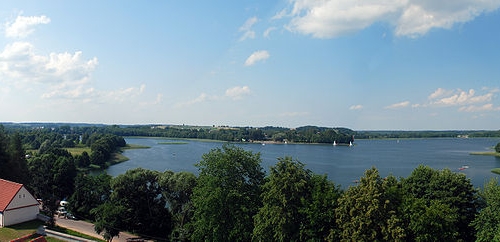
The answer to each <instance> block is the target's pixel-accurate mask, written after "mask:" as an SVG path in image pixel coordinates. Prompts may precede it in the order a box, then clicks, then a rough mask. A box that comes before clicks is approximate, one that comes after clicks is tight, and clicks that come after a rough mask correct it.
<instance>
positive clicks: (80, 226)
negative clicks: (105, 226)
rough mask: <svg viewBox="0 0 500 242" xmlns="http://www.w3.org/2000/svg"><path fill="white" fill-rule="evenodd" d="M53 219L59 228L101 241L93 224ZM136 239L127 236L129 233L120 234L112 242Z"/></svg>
mask: <svg viewBox="0 0 500 242" xmlns="http://www.w3.org/2000/svg"><path fill="white" fill-rule="evenodd" d="M54 218H55V219H56V224H57V225H58V226H60V227H63V228H67V229H71V230H74V231H76V232H79V233H82V234H86V235H90V236H93V237H95V238H101V239H102V236H101V235H99V234H97V233H96V232H95V231H94V224H92V223H89V222H86V221H83V220H72V219H65V218H57V216H56V217H54ZM136 237H137V236H134V235H132V234H129V233H125V232H120V235H119V237H114V238H113V242H126V241H127V239H128V238H136Z"/></svg>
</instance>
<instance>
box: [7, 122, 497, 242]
mask: <svg viewBox="0 0 500 242" xmlns="http://www.w3.org/2000/svg"><path fill="white" fill-rule="evenodd" d="M122 129H124V130H127V131H129V130H128V129H127V128H121V127H118V126H102V127H97V126H78V127H77V126H75V127H73V126H68V125H61V126H53V127H50V126H44V127H43V128H42V127H37V128H35V127H32V126H24V127H13V126H5V127H4V126H2V125H0V178H3V179H8V180H12V181H15V182H19V183H23V184H25V185H26V187H27V188H28V189H29V190H30V191H31V192H32V193H33V194H34V195H35V196H36V197H37V198H40V199H42V201H43V204H44V207H45V211H44V212H45V213H47V214H49V215H50V214H54V212H55V210H56V209H57V206H58V202H59V201H60V200H63V199H65V200H67V201H69V210H70V211H71V212H72V213H73V214H74V215H76V216H77V217H78V218H80V219H85V220H89V221H93V222H94V224H95V229H96V231H99V232H102V233H103V234H104V237H105V238H106V239H108V240H110V239H112V238H113V237H115V236H117V234H118V232H119V231H129V232H132V233H135V234H137V235H138V236H141V237H144V238H149V239H153V240H157V241H499V240H500V184H499V183H498V180H497V179H493V180H491V181H490V182H489V183H487V184H485V186H484V187H483V188H481V189H477V188H474V187H473V185H472V184H471V182H470V180H469V179H468V178H467V177H466V176H465V175H464V174H462V173H456V172H452V171H450V170H448V169H444V170H435V169H432V168H430V167H427V166H418V167H416V168H415V169H414V171H413V172H412V173H411V174H410V175H409V176H408V177H404V178H396V177H393V176H388V177H381V176H380V174H379V172H378V170H377V168H376V167H372V168H371V169H368V170H366V171H365V173H364V175H363V176H362V177H361V179H360V180H359V182H358V183H357V184H356V185H353V186H350V187H349V188H347V189H344V190H343V189H340V187H339V186H338V185H336V184H335V182H334V180H335V178H334V177H326V176H325V175H318V174H315V173H313V172H312V171H310V170H308V169H306V168H305V165H304V163H302V162H301V161H298V160H296V159H293V157H280V158H278V160H277V162H276V164H275V165H274V166H273V167H271V168H270V170H269V172H268V173H267V174H266V173H265V172H264V170H263V168H262V166H261V162H262V160H261V157H260V154H259V153H252V152H250V151H246V150H244V149H242V148H239V147H236V146H234V145H231V144H230V143H226V144H224V145H222V147H220V148H216V149H213V150H211V151H209V152H208V153H206V154H204V155H203V156H202V157H201V160H200V161H199V162H198V163H197V164H196V167H197V168H198V170H199V173H198V175H195V174H193V173H189V172H172V171H164V172H159V171H152V170H146V169H142V168H137V169H133V170H129V171H127V172H126V173H125V174H122V175H119V176H116V177H111V176H109V175H107V174H105V173H101V174H99V175H90V174H89V173H88V172H89V168H101V169H102V168H105V167H106V164H107V162H108V160H109V159H110V157H111V154H113V153H114V152H118V151H119V150H120V149H121V148H123V147H125V146H126V143H125V140H124V138H123V136H121V135H120V134H119V132H118V131H120V132H121V131H124V130H122ZM137 129H142V128H137ZM156 129H162V128H156V127H155V128H151V127H149V130H154V131H155V132H156V131H157V130H156ZM176 129H180V128H178V127H176ZM180 130H182V129H180ZM252 130H253V129H252ZM322 131H323V130H320V131H318V132H322ZM263 132H264V131H263ZM283 132H285V133H286V130H283ZM296 132H301V130H300V129H297V130H296ZM318 132H316V134H317V133H318ZM264 133H266V134H267V131H265V132H264ZM351 137H352V136H351ZM70 147H87V148H90V153H87V152H84V153H82V154H78V155H73V154H71V153H70V152H69V151H68V148H70ZM497 147H500V145H497ZM498 151H499V149H497V152H498ZM304 162H307V161H304Z"/></svg>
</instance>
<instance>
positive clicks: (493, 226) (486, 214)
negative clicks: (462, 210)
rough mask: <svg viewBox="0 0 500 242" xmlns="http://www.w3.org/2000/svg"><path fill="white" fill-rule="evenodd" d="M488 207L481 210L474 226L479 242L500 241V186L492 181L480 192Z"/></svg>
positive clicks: (496, 181)
mask: <svg viewBox="0 0 500 242" xmlns="http://www.w3.org/2000/svg"><path fill="white" fill-rule="evenodd" d="M480 196H481V197H482V199H483V200H484V201H485V202H486V207H484V208H483V209H481V210H480V212H479V214H478V215H477V216H476V218H475V219H474V221H473V223H472V225H473V226H474V228H475V229H476V236H477V241H479V242H488V241H500V185H499V184H498V179H491V180H490V181H489V182H488V183H487V184H485V186H484V190H483V191H481V192H480Z"/></svg>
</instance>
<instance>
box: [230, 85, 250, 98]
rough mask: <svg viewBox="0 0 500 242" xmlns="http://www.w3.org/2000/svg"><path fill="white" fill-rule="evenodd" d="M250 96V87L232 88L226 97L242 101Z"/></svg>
mask: <svg viewBox="0 0 500 242" xmlns="http://www.w3.org/2000/svg"><path fill="white" fill-rule="evenodd" d="M248 94H250V88H249V87H248V86H242V87H232V88H229V89H227V90H226V97H229V98H231V99H233V100H239V99H242V98H243V97H244V96H246V95H248Z"/></svg>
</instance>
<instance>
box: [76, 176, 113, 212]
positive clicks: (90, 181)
mask: <svg viewBox="0 0 500 242" xmlns="http://www.w3.org/2000/svg"><path fill="white" fill-rule="evenodd" d="M110 183H111V176H110V175H108V174H105V173H102V174H99V175H97V176H92V175H86V174H83V173H80V174H78V175H77V177H76V179H75V192H74V193H73V195H71V197H70V198H69V209H70V211H72V212H73V213H75V214H76V215H77V216H81V217H83V218H90V219H93V215H92V214H91V213H90V210H92V209H93V208H96V207H98V206H99V205H102V204H104V203H105V202H106V201H108V200H109V197H110V195H111V185H110Z"/></svg>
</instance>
